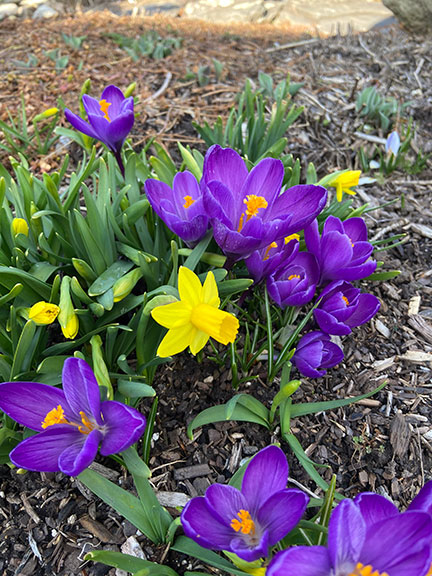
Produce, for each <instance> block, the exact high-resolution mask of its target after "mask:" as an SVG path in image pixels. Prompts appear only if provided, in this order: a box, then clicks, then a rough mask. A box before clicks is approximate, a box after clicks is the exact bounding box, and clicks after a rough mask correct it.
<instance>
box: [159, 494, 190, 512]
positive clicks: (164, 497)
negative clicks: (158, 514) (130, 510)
mask: <svg viewBox="0 0 432 576" xmlns="http://www.w3.org/2000/svg"><path fill="white" fill-rule="evenodd" d="M156 498H157V499H158V501H159V503H160V504H162V506H166V507H168V508H177V506H181V507H183V506H186V504H187V503H188V502H189V500H190V498H189V496H188V495H187V494H183V492H156Z"/></svg>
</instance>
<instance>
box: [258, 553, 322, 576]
mask: <svg viewBox="0 0 432 576" xmlns="http://www.w3.org/2000/svg"><path fill="white" fill-rule="evenodd" d="M332 573H333V572H332V567H331V564H330V559H329V554H328V551H327V549H326V548H324V547H323V546H310V547H309V546H297V547H296V548H290V549H289V550H284V551H283V552H278V553H277V554H276V556H275V557H274V558H273V560H272V561H271V562H270V564H269V567H268V568H267V571H266V576H294V575H295V576H330V575H331V574H332Z"/></svg>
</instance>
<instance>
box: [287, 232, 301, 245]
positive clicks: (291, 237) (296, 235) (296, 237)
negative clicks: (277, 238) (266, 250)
mask: <svg viewBox="0 0 432 576" xmlns="http://www.w3.org/2000/svg"><path fill="white" fill-rule="evenodd" d="M291 240H300V234H290V235H289V236H285V244H288V242H291Z"/></svg>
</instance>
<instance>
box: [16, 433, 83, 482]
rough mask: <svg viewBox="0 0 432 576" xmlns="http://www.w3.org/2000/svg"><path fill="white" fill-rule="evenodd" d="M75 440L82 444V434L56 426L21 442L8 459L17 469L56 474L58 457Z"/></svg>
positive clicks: (58, 467)
mask: <svg viewBox="0 0 432 576" xmlns="http://www.w3.org/2000/svg"><path fill="white" fill-rule="evenodd" d="M77 440H78V441H79V442H81V444H83V442H84V440H85V436H84V434H81V432H79V431H78V429H77V428H75V427H73V428H72V427H71V426H67V425H66V426H65V425H60V424H58V425H56V426H51V427H49V428H47V429H46V430H45V431H44V432H41V433H40V434H37V435H36V436H31V437H30V438H27V439H26V440H23V441H22V442H21V443H20V444H18V446H17V447H16V448H14V449H13V450H12V452H11V453H10V459H11V462H12V463H13V464H15V466H18V468H25V469H26V470H33V471H35V472H58V471H59V470H60V465H59V458H60V455H61V454H62V453H63V452H64V451H65V450H68V449H69V447H70V446H72V445H73V444H74V443H75V442H76V441H77Z"/></svg>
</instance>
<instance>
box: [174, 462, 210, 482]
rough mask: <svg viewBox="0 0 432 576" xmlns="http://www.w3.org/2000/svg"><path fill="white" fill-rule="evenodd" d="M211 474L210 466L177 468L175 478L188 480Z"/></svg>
mask: <svg viewBox="0 0 432 576" xmlns="http://www.w3.org/2000/svg"><path fill="white" fill-rule="evenodd" d="M210 473H211V469H210V466H209V465H208V464H196V465H195V466H185V467H184V468H177V470H174V478H175V479H176V480H185V479H186V478H198V476H207V474H210Z"/></svg>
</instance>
